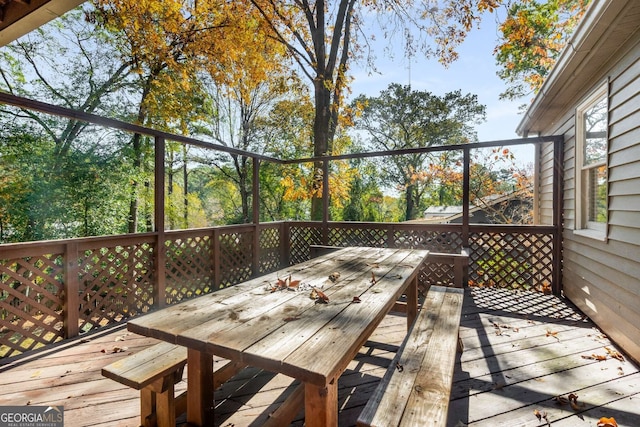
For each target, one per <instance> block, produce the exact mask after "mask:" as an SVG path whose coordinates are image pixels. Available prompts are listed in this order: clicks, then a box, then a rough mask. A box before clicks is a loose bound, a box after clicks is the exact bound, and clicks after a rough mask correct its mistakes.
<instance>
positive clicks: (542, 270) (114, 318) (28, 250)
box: [0, 221, 559, 358]
mask: <svg viewBox="0 0 640 427" xmlns="http://www.w3.org/2000/svg"><path fill="white" fill-rule="evenodd" d="M556 232H557V231H556V229H555V227H545V226H474V225H471V226H470V227H468V229H467V231H465V230H464V229H463V227H462V226H461V225H454V224H428V225H426V224H417V223H361V222H329V223H323V222H293V221H287V222H272V223H261V224H257V225H256V224H243V225H232V226H223V227H215V228H203V229H192V230H181V231H164V232H162V233H144V234H142V233H141V234H127V235H120V236H108V237H91V238H79V239H67V240H59V241H44V242H27V243H17V244H7V245H0V357H1V358H11V357H14V356H17V355H20V354H22V353H25V352H29V351H31V350H34V349H37V348H42V347H46V346H48V345H51V344H53V343H56V342H59V341H61V340H64V339H67V338H72V337H75V336H78V335H81V334H83V333H86V332H89V331H93V330H96V329H99V328H102V327H105V326H108V325H112V324H114V323H119V322H122V321H126V320H127V319H129V318H131V317H133V316H137V315H140V314H144V313H147V312H149V311H150V310H153V309H156V308H159V307H163V306H165V305H169V304H175V303H178V302H180V301H183V300H186V299H188V298H193V297H196V296H199V295H203V294H206V293H209V292H215V291H216V290H218V289H220V288H222V287H226V286H232V285H234V284H237V283H240V282H242V281H244V280H247V279H248V278H250V277H255V276H258V275H262V274H265V273H268V272H270V271H275V270H277V269H279V268H281V267H282V266H285V265H292V264H297V263H299V262H302V261H305V260H307V259H309V258H310V256H311V255H310V247H311V246H314V245H325V246H338V247H346V246H371V247H403V248H423V249H429V250H431V251H433V252H437V253H445V254H446V253H449V254H459V253H461V252H462V250H463V249H464V248H466V247H468V249H469V251H468V252H469V273H468V275H469V283H470V284H473V285H476V286H503V287H518V288H523V289H538V290H543V289H547V288H548V287H549V286H551V285H552V283H553V280H554V279H553V278H554V272H555V271H557V269H558V268H559V267H558V266H557V265H556V264H557V262H556V260H554V248H553V244H554V241H555V240H554V236H555V233H556ZM454 273H455V272H454V271H453V265H452V264H451V263H442V264H441V263H438V262H429V263H426V264H425V265H423V267H422V271H421V273H420V282H421V285H422V286H423V287H424V286H428V285H429V284H432V283H440V284H443V283H444V284H448V283H451V282H452V281H453V278H454V275H455V274H454Z"/></svg>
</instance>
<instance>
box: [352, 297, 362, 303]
mask: <svg viewBox="0 0 640 427" xmlns="http://www.w3.org/2000/svg"><path fill="white" fill-rule="evenodd" d="M351 302H352V303H354V304H357V303H360V302H362V300H361V299H360V297H353V300H351Z"/></svg>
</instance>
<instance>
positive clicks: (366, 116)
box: [353, 84, 485, 220]
mask: <svg viewBox="0 0 640 427" xmlns="http://www.w3.org/2000/svg"><path fill="white" fill-rule="evenodd" d="M353 108H354V109H361V110H362V112H361V115H360V116H359V117H356V118H355V127H356V129H358V130H362V131H365V132H366V134H367V135H368V143H369V145H370V146H371V147H372V148H374V149H376V150H385V151H393V150H400V149H406V148H418V147H432V146H444V145H450V144H464V143H468V142H473V141H475V140H477V136H476V133H475V131H474V129H473V126H472V125H473V124H474V123H480V122H481V121H482V120H484V118H485V107H484V106H483V105H480V104H478V101H477V97H476V96H475V95H471V94H467V95H462V94H461V92H460V91H455V92H450V93H447V94H445V95H444V96H443V97H439V96H437V95H434V94H432V93H429V92H423V91H413V90H411V88H410V87H409V86H403V85H398V84H391V85H389V87H388V88H387V89H386V90H384V91H382V92H381V93H380V95H379V96H378V97H366V96H363V95H361V96H359V97H358V98H356V99H355V100H354V107H353ZM427 160H429V162H430V163H431V165H433V164H435V163H436V162H437V157H434V156H429V155H428V154H425V153H413V154H405V155H396V156H392V157H390V158H389V159H388V160H385V162H386V167H384V168H382V169H383V170H384V172H383V174H384V177H385V180H386V182H387V183H388V184H393V185H397V186H398V187H399V188H401V189H403V190H404V194H405V203H406V208H405V219H406V220H410V219H414V218H415V217H416V215H417V214H418V213H419V208H420V207H421V199H422V197H423V195H424V193H425V190H426V189H427V188H428V184H429V183H430V182H431V179H430V175H428V174H427V172H428V167H429V166H428V164H427ZM431 167H432V169H433V166H431Z"/></svg>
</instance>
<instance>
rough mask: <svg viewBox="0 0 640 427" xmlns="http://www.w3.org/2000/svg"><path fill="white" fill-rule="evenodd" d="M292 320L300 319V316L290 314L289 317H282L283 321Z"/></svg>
mask: <svg viewBox="0 0 640 427" xmlns="http://www.w3.org/2000/svg"><path fill="white" fill-rule="evenodd" d="M294 320H300V316H291V317H285V318H284V321H285V322H293V321H294Z"/></svg>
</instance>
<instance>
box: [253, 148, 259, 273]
mask: <svg viewBox="0 0 640 427" xmlns="http://www.w3.org/2000/svg"><path fill="white" fill-rule="evenodd" d="M252 189H253V196H252V198H253V200H252V205H253V206H252V207H253V254H252V256H253V259H252V264H251V270H252V273H253V275H254V276H257V275H258V274H259V273H260V160H258V159H257V158H255V157H254V158H253V182H252Z"/></svg>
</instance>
